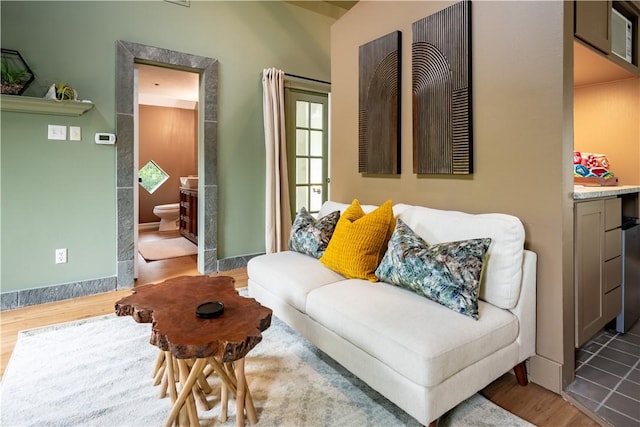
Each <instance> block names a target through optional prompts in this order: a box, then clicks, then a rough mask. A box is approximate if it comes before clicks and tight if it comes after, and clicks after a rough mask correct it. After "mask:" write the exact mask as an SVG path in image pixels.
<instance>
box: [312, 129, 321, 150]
mask: <svg viewBox="0 0 640 427" xmlns="http://www.w3.org/2000/svg"><path fill="white" fill-rule="evenodd" d="M310 133H311V152H310V155H312V156H320V157H322V131H320V130H312V131H310Z"/></svg>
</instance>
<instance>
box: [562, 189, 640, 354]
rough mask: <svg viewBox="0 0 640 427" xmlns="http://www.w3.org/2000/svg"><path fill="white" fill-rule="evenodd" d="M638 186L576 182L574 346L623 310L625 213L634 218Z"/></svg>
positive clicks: (636, 215)
mask: <svg viewBox="0 0 640 427" xmlns="http://www.w3.org/2000/svg"><path fill="white" fill-rule="evenodd" d="M639 193H640V186H630V185H623V186H615V187H582V186H576V187H575V189H574V193H573V199H574V248H575V264H574V276H575V277H574V280H575V312H576V322H575V323H576V331H575V337H576V340H575V346H576V348H579V347H581V346H582V345H583V344H584V343H585V342H587V341H588V340H589V339H590V338H592V337H593V336H594V335H595V334H596V333H598V332H599V331H600V330H601V329H602V328H604V327H605V325H607V323H609V322H610V321H612V320H614V319H616V317H617V316H618V315H619V314H620V312H621V310H622V302H623V296H624V295H623V294H624V289H625V288H624V283H623V279H624V271H625V265H624V263H625V262H624V261H625V254H624V252H623V247H624V245H623V229H622V228H623V227H622V224H623V218H625V219H628V218H638V216H639V205H638V194H639Z"/></svg>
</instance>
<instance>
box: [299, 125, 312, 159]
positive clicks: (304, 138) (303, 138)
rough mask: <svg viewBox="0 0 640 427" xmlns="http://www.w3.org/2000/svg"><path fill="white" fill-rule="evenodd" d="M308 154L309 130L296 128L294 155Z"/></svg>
mask: <svg viewBox="0 0 640 427" xmlns="http://www.w3.org/2000/svg"><path fill="white" fill-rule="evenodd" d="M312 138H313V136H312ZM308 155H309V131H308V130H304V129H298V130H296V156H308Z"/></svg>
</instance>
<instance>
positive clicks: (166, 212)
mask: <svg viewBox="0 0 640 427" xmlns="http://www.w3.org/2000/svg"><path fill="white" fill-rule="evenodd" d="M153 214H154V215H155V216H157V217H159V218H160V227H159V229H158V230H159V231H172V230H177V229H178V219H179V218H180V203H169V204H166V205H158V206H155V207H154V208H153Z"/></svg>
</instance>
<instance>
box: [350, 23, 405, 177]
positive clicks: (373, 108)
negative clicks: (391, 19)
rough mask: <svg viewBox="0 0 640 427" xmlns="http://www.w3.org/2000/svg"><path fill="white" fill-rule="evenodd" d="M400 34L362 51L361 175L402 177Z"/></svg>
mask: <svg viewBox="0 0 640 427" xmlns="http://www.w3.org/2000/svg"><path fill="white" fill-rule="evenodd" d="M401 35H402V33H401V32H400V31H395V32H393V33H390V34H387V35H386V36H383V37H380V38H379V39H376V40H373V41H371V42H369V43H367V44H364V45H362V46H360V49H359V77H360V82H359V140H358V151H359V153H358V172H360V173H363V174H375V175H393V174H399V173H400V42H401Z"/></svg>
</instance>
